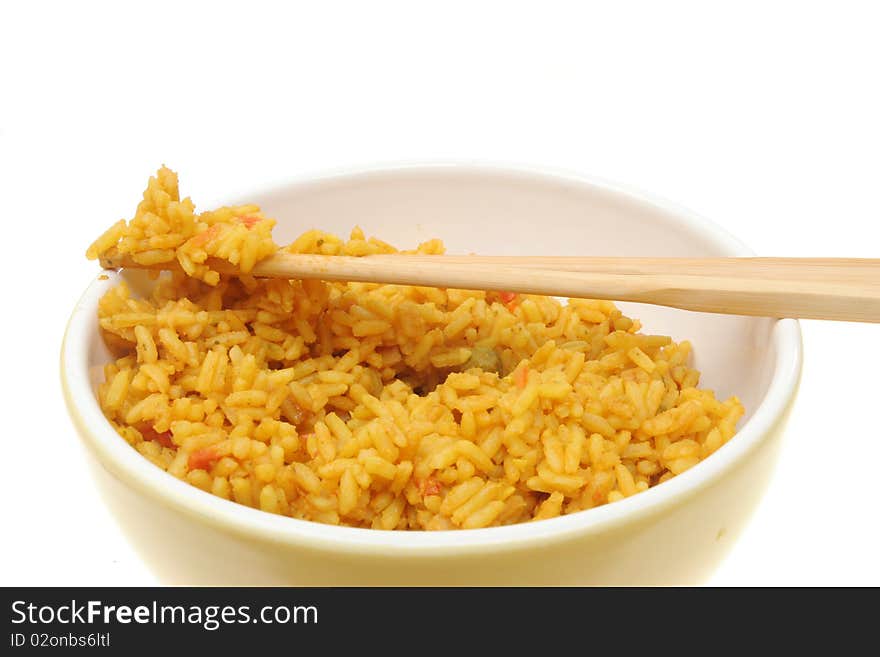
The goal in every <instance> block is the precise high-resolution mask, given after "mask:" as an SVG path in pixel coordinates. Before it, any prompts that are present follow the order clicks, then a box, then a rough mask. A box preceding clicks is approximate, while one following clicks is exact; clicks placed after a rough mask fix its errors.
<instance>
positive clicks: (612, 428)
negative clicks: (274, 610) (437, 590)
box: [87, 167, 743, 530]
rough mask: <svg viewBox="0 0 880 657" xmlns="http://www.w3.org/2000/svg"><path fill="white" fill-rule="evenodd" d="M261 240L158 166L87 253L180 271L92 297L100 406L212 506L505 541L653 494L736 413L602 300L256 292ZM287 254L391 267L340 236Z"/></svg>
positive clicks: (301, 287) (371, 288) (252, 226)
mask: <svg viewBox="0 0 880 657" xmlns="http://www.w3.org/2000/svg"><path fill="white" fill-rule="evenodd" d="M273 225H274V221H273V220H271V219H268V218H266V217H264V216H263V215H262V214H261V213H260V210H259V208H258V207H257V206H253V205H247V206H240V207H228V208H220V209H218V210H215V211H213V212H204V213H201V214H195V211H194V206H193V203H192V202H191V201H190V200H189V199H184V200H182V201H181V200H180V198H179V193H178V186H177V176H176V174H174V173H173V172H172V171H170V170H168V169H166V168H164V167H163V168H162V169H160V170H159V172H158V174H157V175H156V177H154V178H151V179H150V181H149V185H148V187H147V190H146V191H145V192H144V197H143V201H141V203H140V205H139V206H138V208H137V212H136V214H135V217H134V219H132V220H131V221H129V222H125V221H120V222H119V223H117V224H115V225H114V226H113V227H111V228H110V229H109V230H108V231H107V232H106V233H105V234H104V235H102V236H101V237H100V238H99V239H98V240H97V241H96V242H95V243H94V244H93V245H92V246H91V247H90V248H89V250H88V253H87V255H88V257H90V258H96V257H100V256H101V255H104V254H106V253H108V252H112V251H114V250H115V252H117V253H121V254H128V255H129V256H130V257H132V258H133V259H134V260H135V261H136V262H139V263H142V264H155V263H168V264H169V265H171V264H174V263H177V265H179V267H180V269H182V270H183V271H179V270H178V271H177V272H176V273H173V274H171V275H170V276H169V277H167V278H165V277H163V278H160V279H159V280H158V281H157V282H156V285H155V288H154V290H153V292H152V294H151V295H150V297H149V298H144V299H138V298H134V297H133V296H132V295H131V293H130V291H129V289H128V287H127V286H126V285H125V284H124V283H121V284H120V285H118V286H117V287H115V288H114V289H112V290H111V291H110V292H108V293H107V294H106V295H105V296H104V297H103V298H102V299H101V301H100V304H99V308H98V316H99V322H100V327H101V330H102V333H103V335H104V336H105V339H106V342H107V344H108V346H109V347H110V348H111V350H113V351H114V353H115V354H116V356H117V358H116V359H115V360H114V361H113V362H111V363H109V364H108V365H107V366H106V368H105V383H103V384H102V385H101V386H100V388H99V391H98V396H99V400H100V404H101V407H102V409H103V410H104V413H105V414H106V416H107V418H108V419H109V420H110V422H111V424H112V425H113V427H114V428H115V429H116V430H117V431H118V432H119V434H120V435H121V436H122V437H123V438H124V439H125V440H126V441H128V443H129V444H131V445H132V446H133V447H134V448H135V449H136V450H138V451H139V452H140V453H141V454H142V455H143V456H144V457H146V458H147V459H149V460H150V461H152V462H153V463H154V464H156V465H157V466H158V467H160V468H162V469H163V470H166V471H167V472H169V473H171V474H172V475H174V476H175V477H178V478H180V479H183V480H184V481H187V482H189V483H190V484H192V485H194V486H197V487H198V488H201V489H203V490H205V491H208V492H210V493H213V494H214V495H217V496H219V497H222V498H225V499H228V500H234V501H235V502H238V503H239V504H244V505H247V506H251V507H255V508H258V509H262V510H264V511H269V512H271V513H278V514H282V515H287V516H292V517H295V518H303V519H307V520H314V521H318V522H324V523H331V524H342V525H351V526H356V527H371V528H376V529H430V530H438V529H455V528H476V527H488V526H495V525H507V524H511V523H517V522H524V521H528V520H536V519H543V518H551V517H554V516H558V515H560V514H565V513H572V512H575V511H582V510H585V509H590V508H592V507H595V506H599V505H602V504H606V503H609V502H615V501H617V500H621V499H623V498H625V497H629V496H630V495H634V494H636V493H639V492H641V491H644V490H647V489H648V488H649V487H651V486H654V485H657V484H659V483H662V482H664V481H666V480H667V479H670V478H671V477H674V476H675V475H677V474H680V473H682V472H684V471H685V470H687V469H689V468H691V467H693V466H694V465H696V464H697V463H699V462H700V461H701V460H702V459H704V458H706V457H708V456H709V455H710V454H712V453H713V452H714V451H715V450H717V449H718V448H719V447H721V445H723V444H724V443H725V442H726V441H727V440H729V439H730V438H731V437H732V436H733V434H734V432H735V427H736V423H737V421H738V420H739V418H740V417H741V416H742V414H743V407H742V405H741V403H740V402H739V400H738V399H737V398H736V397H731V398H730V399H728V400H727V401H724V402H721V401H718V400H717V399H716V398H715V395H714V393H713V392H712V391H710V390H703V389H699V388H698V387H697V385H698V382H699V376H700V375H699V372H697V371H696V370H694V369H692V368H690V367H689V366H688V361H689V357H690V352H691V345H690V343H688V342H686V341H685V342H679V343H676V342H673V341H672V340H671V339H670V338H669V337H666V336H658V335H645V334H643V333H641V332H640V329H641V325H640V323H639V322H638V321H637V320H632V319H630V318H628V317H625V316H624V315H622V314H621V312H620V311H619V310H618V309H617V308H616V307H615V306H614V304H613V303H611V302H608V301H597V300H588V299H572V300H570V301H569V302H568V303H567V304H561V303H559V302H558V301H557V300H555V299H553V298H549V297H543V296H536V295H514V294H508V293H497V292H485V291H480V290H443V289H436V288H426V287H408V286H400V285H375V284H365V283H326V282H321V281H314V280H304V281H284V280H260V279H255V278H253V277H252V276H250V275H248V273H247V272H249V271H250V270H251V269H252V268H253V266H254V263H256V262H258V261H259V260H261V259H263V258H265V257H267V256H269V255H271V254H272V253H274V252H275V250H276V249H277V246H276V245H275V244H274V243H273V242H272V238H271V229H272V227H273ZM287 248H288V249H289V250H291V251H294V252H302V253H324V254H329V255H333V254H347V255H368V254H372V253H394V252H396V250H395V249H394V248H393V247H391V246H390V245H388V244H386V243H385V242H382V241H380V240H377V239H375V238H371V239H367V238H366V237H365V236H364V234H363V232H362V231H361V230H360V229H358V228H355V229H354V230H353V231H352V233H351V237H350V239H349V240H347V241H345V240H342V239H340V238H338V237H335V236H333V235H329V234H327V233H323V232H320V231H317V230H311V231H308V232H306V233H304V234H303V235H302V236H300V237H299V238H298V239H297V240H296V241H294V242H293V244H291V245H290V246H289V247H287ZM415 252H417V253H428V254H440V253H442V252H443V245H442V243H441V242H439V241H438V240H432V241H430V242H427V243H424V244H422V245H420V246H419V247H418V248H417V249H416V251H415ZM211 257H213V258H219V259H221V260H224V261H226V262H227V263H230V264H231V265H234V266H235V267H236V268H237V271H238V274H236V275H234V276H233V275H221V274H220V273H218V272H217V271H215V270H213V269H211V267H210V262H211V261H210V260H209V258H211Z"/></svg>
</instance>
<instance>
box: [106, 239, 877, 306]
mask: <svg viewBox="0 0 880 657" xmlns="http://www.w3.org/2000/svg"><path fill="white" fill-rule="evenodd" d="M102 265H104V266H105V267H107V268H112V269H116V268H118V267H135V268H153V269H173V268H175V267H174V266H173V265H168V264H162V265H158V266H154V267H144V266H143V265H138V264H137V263H135V262H133V261H132V260H131V259H130V258H128V257H122V258H120V257H109V258H105V259H103V260H102ZM209 265H210V266H211V267H212V268H214V269H216V270H217V271H220V272H227V273H228V272H231V271H233V269H231V268H230V265H229V264H228V263H225V262H223V261H216V262H215V261H213V260H212V261H211V262H209ZM251 274H252V275H254V276H257V277H267V278H287V279H298V278H317V279H322V280H328V281H358V282H367V283H390V284H399V285H420V286H427V287H444V288H461V289H482V290H503V291H508V292H517V293H525V294H545V295H552V296H564V297H578V298H593V299H611V300H616V301H634V302H640V303H651V304H657V305H663V306H671V307H674V308H681V309H685V310H694V311H700V312H712V313H726V314H734V315H756V316H766V317H794V318H803V319H831V320H843V321H857V322H880V260H877V259H856V258H650V257H649V258H634V257H628V258H613V257H572V256H476V255H474V256H451V255H443V256H432V255H373V256H365V257H351V256H322V255H311V254H292V253H287V252H284V251H281V252H278V253H277V254H275V255H274V256H272V257H270V258H267V259H265V260H263V261H261V262H259V263H257V264H256V266H255V267H254V269H253V271H252V272H251Z"/></svg>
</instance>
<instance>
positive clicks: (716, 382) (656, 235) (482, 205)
mask: <svg viewBox="0 0 880 657" xmlns="http://www.w3.org/2000/svg"><path fill="white" fill-rule="evenodd" d="M242 200H252V201H255V202H257V203H259V204H260V205H261V206H262V207H263V209H264V211H265V212H266V213H267V215H268V216H272V217H276V218H277V219H278V226H277V227H276V229H275V235H276V241H277V242H278V243H281V244H283V243H287V242H290V241H292V240H293V239H294V238H295V237H296V236H297V235H298V234H299V233H301V232H302V231H304V230H307V229H310V228H320V229H322V230H326V231H329V232H333V233H337V234H341V235H344V236H347V235H348V232H349V231H350V230H351V228H352V227H353V226H354V225H359V226H360V227H361V228H362V229H363V230H364V231H365V232H366V233H367V235H368V236H375V237H378V238H379V239H382V240H385V241H387V242H390V243H392V244H393V245H395V246H397V247H398V248H413V247H414V246H415V245H416V244H418V243H419V242H421V241H425V240H428V239H431V238H435V237H438V238H440V239H442V240H443V241H444V243H445V244H446V247H447V250H448V252H449V253H456V254H466V253H480V254H486V255H603V256H608V255H620V256H663V255H665V256H724V255H751V254H750V253H749V252H748V250H747V249H746V248H745V247H743V246H742V245H741V244H739V243H738V242H736V241H735V240H733V239H732V238H729V237H728V236H726V235H724V234H723V233H722V232H721V231H718V230H712V229H711V228H710V229H707V228H706V224H705V223H704V222H693V221H689V220H687V219H686V218H684V217H683V215H682V213H681V212H676V211H670V210H666V209H664V208H662V207H660V206H658V205H653V204H648V203H645V202H644V201H641V200H638V199H637V198H635V197H630V196H626V195H622V194H621V193H620V192H618V191H615V190H612V189H608V188H605V187H603V186H599V185H586V184H584V183H583V182H581V181H574V180H565V179H562V178H543V177H535V176H532V175H529V174H527V173H516V172H504V173H502V172H498V171H485V172H483V173H482V174H481V175H480V174H477V173H475V172H473V171H461V170H459V169H457V168H452V167H450V168H445V169H444V168H440V169H433V170H427V171H426V170H420V169H401V170H398V171H393V172H377V173H373V174H366V175H360V176H355V177H342V178H331V179H326V180H323V181H319V182H312V183H306V184H301V185H295V186H292V187H288V188H284V189H280V190H276V191H271V192H268V193H264V194H258V195H257V196H256V197H255V198H253V199H242ZM620 307H621V309H623V311H624V312H625V313H627V314H629V315H630V316H631V317H634V318H639V319H641V320H642V321H643V324H644V330H645V331H646V332H649V333H656V334H663V335H671V336H673V338H674V339H676V340H684V339H688V340H691V341H692V342H693V343H694V346H695V350H694V362H695V365H696V367H697V368H698V369H699V370H700V371H701V372H702V375H703V376H702V379H701V385H703V386H707V387H709V388H712V389H714V390H715V391H716V393H717V394H718V396H719V397H722V398H726V397H728V396H730V395H732V394H736V395H738V396H739V397H740V398H741V400H742V401H743V403H744V404H745V406H746V416H745V418H746V419H747V418H748V417H750V414H751V413H752V412H753V411H754V409H755V408H756V407H757V406H758V404H759V402H760V400H761V399H762V398H763V396H764V393H765V392H766V390H767V386H768V385H769V382H770V379H771V377H772V370H773V363H774V359H773V358H772V357H771V354H770V353H768V350H770V349H772V344H771V340H770V334H771V331H772V328H773V324H774V321H773V320H771V319H766V318H750V317H735V316H722V315H712V314H707V313H694V312H687V311H682V310H675V309H668V308H660V307H657V306H650V305H644V304H631V303H621V304H620Z"/></svg>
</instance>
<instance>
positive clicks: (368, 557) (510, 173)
mask: <svg viewBox="0 0 880 657" xmlns="http://www.w3.org/2000/svg"><path fill="white" fill-rule="evenodd" d="M244 200H246V201H249V202H257V203H259V204H261V205H262V206H263V208H264V209H265V211H266V213H267V214H268V215H269V216H272V217H276V218H277V219H278V221H279V224H278V227H277V229H276V241H278V242H279V243H283V242H286V241H289V240H291V239H292V238H293V237H294V236H295V235H296V234H298V233H299V232H301V231H302V230H304V229H306V228H310V227H321V228H322V229H325V230H329V231H332V232H336V233H342V234H347V233H348V231H349V230H350V229H351V227H352V226H353V225H354V224H359V225H360V226H361V227H362V228H364V230H365V231H366V232H367V233H368V234H375V235H377V236H379V237H381V238H383V239H386V240H389V241H391V242H393V243H395V244H397V245H406V246H410V245H415V244H416V243H417V242H418V241H421V240H424V239H427V238H430V237H440V238H442V239H443V240H444V241H445V242H446V245H447V247H448V249H449V252H451V253H470V252H479V253H484V254H511V255H515V254H558V255H622V256H623V255H627V256H632V255H665V256H725V255H726V256H731V255H738V256H743V255H751V252H750V251H749V250H748V249H747V248H746V247H744V246H743V245H742V244H741V243H740V242H738V241H737V240H736V239H734V238H732V237H731V236H730V235H728V234H727V233H725V232H723V231H722V230H720V229H719V228H717V227H716V226H714V225H712V224H710V223H708V222H707V221H705V220H703V219H701V218H699V217H696V216H694V215H693V214H691V213H690V212H687V211H685V210H682V209H681V208H676V207H672V206H670V205H669V204H667V203H665V202H658V201H656V200H649V199H647V198H645V197H644V196H642V195H640V194H637V193H633V192H630V191H624V190H622V189H620V188H618V187H616V186H612V185H609V184H605V183H601V182H595V181H591V180H585V179H582V178H577V177H562V176H555V175H544V174H538V173H534V172H530V171H522V170H506V169H496V168H484V167H473V166H457V165H447V166H432V167H415V166H409V167H401V168H393V169H385V170H375V171H367V172H360V173H352V174H346V175H338V176H330V177H324V178H318V179H313V180H307V181H302V182H295V183H293V184H290V185H286V186H284V187H280V188H276V189H273V190H271V191H268V192H265V193H257V194H254V195H252V196H249V197H248V198H247V199H244ZM125 276H127V277H128V276H130V274H125ZM116 282H117V275H111V276H110V277H109V279H108V280H100V279H99V278H96V280H95V281H94V282H93V283H92V284H91V285H90V286H89V288H88V289H87V290H86V292H85V294H84V295H83V297H82V299H80V301H79V303H78V304H77V306H76V308H75V309H74V311H73V314H72V316H71V318H70V323H69V325H68V328H67V333H66V335H65V338H64V345H63V350H62V379H63V384H64V392H65V396H66V400H67V405H68V408H69V411H70V414H71V417H72V418H73V421H74V423H75V425H76V427H77V428H78V430H79V433H80V434H81V436H82V438H83V442H84V444H85V446H86V450H87V452H88V455H89V461H90V463H91V465H92V466H93V472H94V476H95V479H96V481H97V483H98V485H99V488H100V490H101V492H102V495H103V498H104V500H105V501H106V503H107V505H108V506H109V508H110V509H111V511H112V512H113V514H114V515H115V517H116V519H117V520H118V522H119V524H120V526H121V527H122V528H123V530H124V531H125V533H126V534H127V535H128V537H129V539H130V540H131V542H132V544H133V545H134V547H135V548H136V549H137V550H138V551H139V553H140V554H141V556H142V557H143V559H144V560H145V561H146V562H147V563H148V564H149V566H150V567H151V568H152V569H153V571H154V572H155V573H156V574H157V575H158V577H159V578H160V579H161V580H162V581H164V582H166V583H190V584H199V583H203V584H300V585H398V584H402V585H409V584H418V585H429V584H431V585H434V584H438V585H459V584H464V585H468V584H470V585H489V584H491V585H539V584H540V585H575V584H642V585H648V584H688V583H697V582H701V581H704V580H705V578H706V577H707V576H708V575H709V574H710V573H711V572H712V570H713V569H714V568H715V566H717V565H718V563H719V562H720V561H721V559H722V558H723V556H724V554H725V553H726V552H727V550H728V548H729V547H730V545H731V543H732V542H733V541H734V540H735V538H736V536H737V535H738V534H739V532H740V531H741V529H742V528H743V526H744V524H745V523H746V521H747V520H748V518H749V516H750V514H751V512H752V510H753V509H754V507H755V505H756V504H757V502H758V500H759V498H760V496H761V494H762V492H763V490H764V488H765V485H766V483H767V481H768V478H769V476H770V473H771V470H772V466H773V463H774V461H775V456H776V453H777V446H778V444H779V440H780V436H781V432H782V428H783V425H784V423H785V420H786V417H787V414H788V412H789V410H790V408H791V405H792V402H793V400H794V396H795V394H796V391H797V386H798V381H799V377H800V372H801V336H800V328H799V326H798V324H797V322H795V321H793V320H781V321H775V320H771V319H763V318H746V317H729V316H721V315H708V314H700V313H690V312H684V311H677V310H670V309H665V308H659V307H652V306H641V305H635V304H621V306H622V308H623V309H624V311H625V312H628V313H629V314H630V315H631V316H634V317H638V318H641V319H642V320H643V321H644V326H645V327H646V329H647V330H648V331H650V332H652V333H662V334H669V335H672V336H674V337H675V338H676V339H683V338H688V339H691V340H692V341H693V343H694V345H695V350H696V366H697V367H698V368H699V369H700V370H702V372H703V378H702V385H704V386H707V387H709V388H713V389H715V390H716V392H717V394H718V395H719V397H722V398H724V397H727V396H728V395H731V394H737V395H739V396H740V398H741V399H742V401H743V403H744V404H745V407H746V416H745V418H744V420H743V421H742V423H741V425H740V429H739V433H738V435H737V436H735V437H734V438H733V439H732V440H731V441H730V442H729V443H728V444H727V445H725V446H724V447H722V448H721V449H720V450H719V451H718V452H716V453H715V454H714V455H712V456H711V457H710V458H709V459H707V460H706V461H704V462H702V463H700V464H699V465H697V466H695V467H694V468H692V469H691V470H688V471H687V472H685V473H683V474H682V475H680V476H678V477H675V478H674V479H672V480H670V481H668V482H666V483H664V484H661V485H659V486H657V487H655V488H652V489H650V490H648V491H646V492H644V493H640V494H638V495H635V496H633V497H630V498H628V499H625V500H622V501H620V502H617V503H615V504H610V505H606V506H602V507H599V508H596V509H592V510H589V511H585V512H581V513H575V514H572V515H568V516H563V517H560V518H555V519H552V520H544V521H540V522H533V523H527V524H520V525H515V526H510V527H500V528H489V529H475V530H459V531H452V532H387V531H378V530H368V529H354V528H348V527H334V526H329V525H322V524H318V523H311V522H306V521H300V520H294V519H291V518H285V517H281V516H277V515H272V514H268V513H263V512H261V511H257V510H254V509H251V508H247V507H244V506H240V505H238V504H234V503H232V502H228V501H225V500H222V499H220V498H218V497H214V496H212V495H209V494H208V493H204V492H202V491H201V490H198V489H197V488H194V487H192V486H189V485H188V484H186V483H184V482H182V481H179V480H177V479H175V478H174V477H172V476H171V475H169V474H166V473H165V472H163V471H162V470H160V469H158V468H156V467H155V466H153V465H152V464H151V463H149V462H148V461H147V460H146V459H144V458H143V457H141V456H140V454H138V453H137V452H136V451H135V450H133V449H131V447H129V446H128V445H127V444H126V443H125V442H124V441H123V440H122V439H121V438H120V437H119V436H118V435H117V434H116V433H115V432H114V431H113V429H112V428H111V427H110V425H109V424H108V423H107V421H106V420H105V418H104V416H103V415H102V413H101V410H100V408H99V406H98V403H97V401H96V397H95V387H96V385H97V383H98V382H99V381H100V379H101V376H102V373H101V367H102V365H103V364H104V363H105V362H107V360H108V352H107V351H106V349H105V348H104V346H103V344H102V342H101V340H100V338H99V335H98V331H97V323H96V306H97V302H98V299H99V298H100V296H101V295H102V294H103V293H104V292H105V291H106V290H107V289H109V288H110V287H111V286H112V285H114V284H115V283H116ZM134 283H135V285H142V284H144V281H143V280H134Z"/></svg>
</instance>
